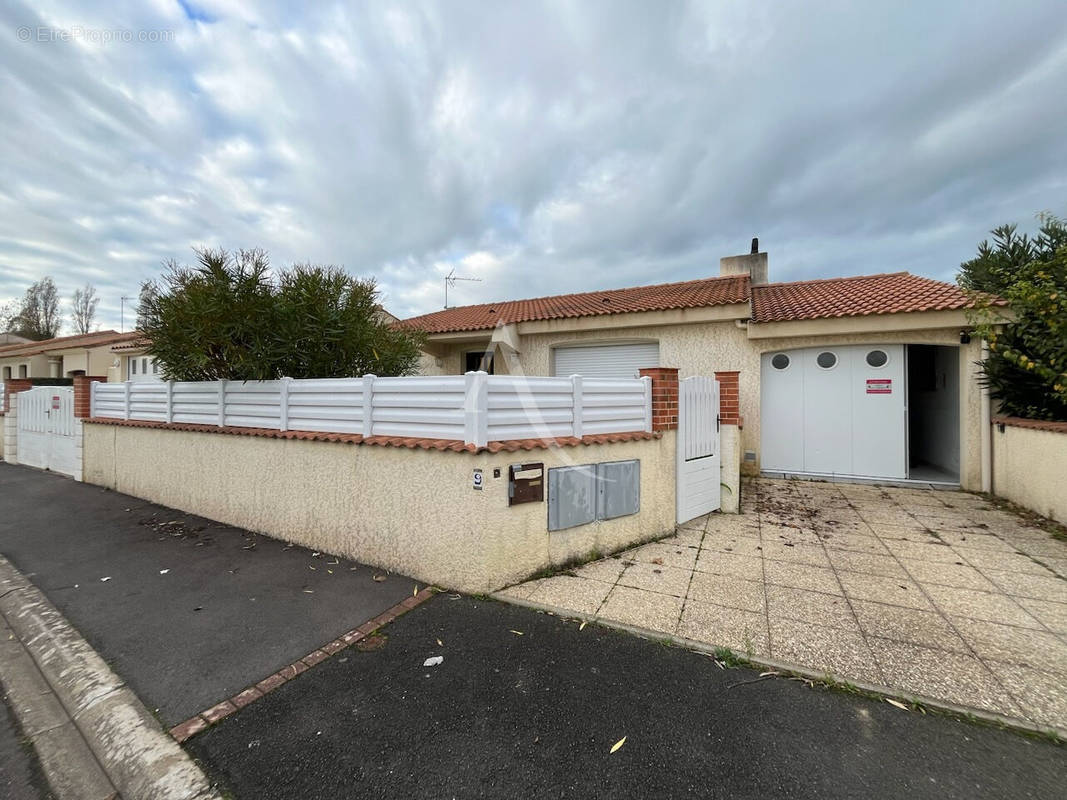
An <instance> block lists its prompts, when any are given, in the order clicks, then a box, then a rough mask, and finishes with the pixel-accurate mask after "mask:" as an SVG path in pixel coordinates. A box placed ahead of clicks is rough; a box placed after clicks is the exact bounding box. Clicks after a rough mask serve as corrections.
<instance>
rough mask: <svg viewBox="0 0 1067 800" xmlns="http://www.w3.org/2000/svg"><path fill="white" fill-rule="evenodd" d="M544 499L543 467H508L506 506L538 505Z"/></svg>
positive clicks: (516, 465)
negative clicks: (520, 504)
mask: <svg viewBox="0 0 1067 800" xmlns="http://www.w3.org/2000/svg"><path fill="white" fill-rule="evenodd" d="M544 499H545V465H544V464H543V463H540V462H538V463H536V464H512V465H510V466H509V467H508V505H509V506H517V505H518V504H519V503H540V502H542V501H543V500H544Z"/></svg>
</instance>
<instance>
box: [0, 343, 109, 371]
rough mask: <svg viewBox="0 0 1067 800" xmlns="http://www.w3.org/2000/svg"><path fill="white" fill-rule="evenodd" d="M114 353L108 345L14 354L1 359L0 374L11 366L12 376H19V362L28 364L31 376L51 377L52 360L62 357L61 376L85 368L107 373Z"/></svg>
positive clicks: (85, 369)
mask: <svg viewBox="0 0 1067 800" xmlns="http://www.w3.org/2000/svg"><path fill="white" fill-rule="evenodd" d="M114 357H115V356H114V354H113V353H112V352H111V351H110V350H109V349H108V348H107V347H95V348H90V349H88V350H87V349H85V348H72V349H70V350H50V351H48V352H47V353H39V354H38V355H34V356H12V357H10V358H3V359H0V376H2V375H3V374H4V372H3V367H11V377H13V378H17V377H19V369H18V367H19V364H26V365H28V367H29V369H28V374H27V377H29V378H51V377H57V376H54V375H52V371H51V366H50V362H51V361H52V360H53V359H57V358H61V359H62V364H61V365H60V368H59V375H58V377H60V378H66V377H68V373H70V372H73V371H75V370H84V371H85V374H86V375H107V371H108V367H110V366H111V363H112V361H113V360H114Z"/></svg>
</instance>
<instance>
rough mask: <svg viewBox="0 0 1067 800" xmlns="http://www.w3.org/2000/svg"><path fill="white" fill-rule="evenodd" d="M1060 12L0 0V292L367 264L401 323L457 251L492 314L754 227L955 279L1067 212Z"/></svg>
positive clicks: (460, 266)
mask: <svg viewBox="0 0 1067 800" xmlns="http://www.w3.org/2000/svg"><path fill="white" fill-rule="evenodd" d="M309 5H312V4H309ZM879 6H881V8H879ZM1063 12H1064V8H1063V3H1062V0H1053V1H1052V2H1047V3H1041V2H1032V3H1030V2H1022V3H1017V4H1013V5H1012V6H1010V7H1008V6H1005V5H1004V4H1003V2H993V3H985V2H974V0H967V1H966V2H958V3H954V2H937V3H929V2H917V3H902V2H885V3H881V4H875V3H856V2H840V3H832V2H825V3H813V2H810V1H809V2H796V3H782V2H774V3H771V2H767V3H757V2H752V1H751V0H742V1H741V2H707V3H692V4H690V3H683V2H677V3H666V2H651V0H649V1H648V2H619V1H618V0H611V1H610V2H591V1H590V0H583V1H582V2H574V3H571V2H546V3H535V2H532V1H531V2H523V3H500V2H489V1H488V0H485V1H484V2H478V3H464V2H458V1H457V0H447V1H446V0H442V1H441V2H439V3H420V2H400V3H395V4H390V3H387V2H369V3H358V4H357V3H351V4H336V5H328V4H325V3H322V4H314V8H304V7H302V6H301V4H294V3H291V2H280V3H277V4H275V3H256V2H253V0H147V1H146V0H135V1H134V2H122V0H119V1H118V2H108V3H101V4H99V5H98V6H94V5H90V4H77V3H65V2H53V1H52V0H35V2H32V3H21V2H18V0H0V108H2V109H3V116H2V124H0V302H2V301H3V300H5V299H14V298H15V297H17V296H19V295H21V293H22V292H23V291H24V289H25V287H26V286H27V285H29V283H31V282H32V281H34V280H36V279H37V278H39V277H41V276H44V275H51V276H52V277H53V278H54V279H55V281H56V282H57V284H58V285H59V288H60V291H61V293H62V294H63V295H64V298H66V297H69V295H70V294H71V292H72V291H73V290H74V289H75V288H76V287H77V286H78V285H80V284H83V283H85V282H86V281H88V282H91V283H93V284H95V285H96V286H97V287H98V289H99V291H100V293H101V295H102V303H101V308H100V319H99V322H100V323H101V324H102V325H103V326H105V327H118V325H119V299H120V297H122V296H123V295H130V296H135V295H136V293H137V289H138V286H139V284H140V282H141V281H142V280H143V279H145V278H149V277H153V276H155V275H157V274H158V273H159V271H160V263H161V262H162V261H163V260H164V259H166V258H171V257H175V258H178V259H182V260H190V259H191V257H192V250H191V248H192V247H193V246H194V245H198V244H205V245H222V246H226V247H231V248H236V247H250V246H260V247H263V248H266V249H268V250H269V251H270V253H271V257H272V261H273V263H274V264H275V265H277V266H284V265H287V264H290V263H292V262H294V261H301V262H303V261H311V262H316V263H328V264H338V265H343V266H344V267H345V268H347V269H348V270H349V271H351V272H353V273H356V274H360V275H367V276H374V277H376V278H377V279H378V281H379V283H380V285H381V288H382V291H383V295H384V299H385V303H386V305H387V307H388V308H389V309H390V310H392V311H393V312H394V313H396V314H398V315H400V316H408V315H411V314H416V313H422V312H426V311H432V310H435V309H437V308H440V307H441V305H442V303H443V299H444V298H443V288H442V286H443V281H442V279H443V277H444V275H445V274H447V273H448V272H449V271H450V270H452V269H453V268H454V269H456V271H457V273H458V274H460V275H464V276H468V277H477V278H481V279H482V282H480V283H463V284H460V285H459V286H457V288H456V290H455V292H454V293H453V294H450V303H452V304H456V303H476V302H488V301H492V300H497V299H503V298H514V297H524V296H532V295H539V294H554V293H559V292H569V291H579V290H589V289H596V288H603V287H612V286H630V285H636V284H642V283H657V282H663V281H670V280H684V279H687V278H696V277H702V276H708V275H714V274H717V271H718V259H719V257H720V256H723V255H730V254H734V253H739V252H747V250H748V244H749V240H750V238H751V237H752V236H756V235H758V236H759V237H760V240H761V243H762V244H763V246H764V248H765V249H767V250H768V251H769V252H770V264H771V275H772V279H773V280H795V279H803V278H812V277H823V276H833V275H845V274H862V273H874V272H885V271H893V270H900V269H906V270H910V271H912V272H917V273H920V274H924V275H929V276H933V277H938V278H944V279H951V278H952V276H953V274H954V271H955V269H956V267H957V265H958V264H959V262H960V261H961V260H963V259H965V258H968V257H969V256H970V255H971V254H973V252H974V247H975V244H976V242H977V241H978V240H979V239H981V238H982V237H983V236H984V235H985V232H986V231H987V230H988V229H989V228H990V227H992V226H993V225H996V224H998V223H1001V222H1005V221H1012V220H1014V221H1018V222H1020V223H1022V225H1023V226H1026V227H1031V226H1032V221H1033V215H1034V213H1035V212H1037V211H1039V210H1042V209H1047V210H1051V211H1054V212H1056V213H1059V214H1064V213H1067V191H1065V189H1067V136H1065V134H1064V132H1065V131H1067V103H1064V102H1063V93H1064V87H1065V86H1067V14H1064V13H1063ZM109 38H110V39H111V40H110V41H108V39H109ZM127 320H129V317H127ZM69 330H70V329H69V323H68V327H67V332H69Z"/></svg>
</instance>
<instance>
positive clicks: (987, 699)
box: [867, 637, 1021, 717]
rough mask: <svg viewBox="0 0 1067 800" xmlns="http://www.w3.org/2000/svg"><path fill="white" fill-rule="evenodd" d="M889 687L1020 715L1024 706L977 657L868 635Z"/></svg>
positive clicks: (1014, 715)
mask: <svg viewBox="0 0 1067 800" xmlns="http://www.w3.org/2000/svg"><path fill="white" fill-rule="evenodd" d="M867 641H868V642H869V644H870V647H871V650H872V651H873V652H874V656H875V659H876V660H877V661H878V664H879V666H880V667H881V668H882V672H883V674H884V675H885V679H886V681H887V682H888V685H889V686H893V687H896V688H899V689H902V690H904V691H905V692H913V693H915V694H919V695H926V696H929V697H935V698H937V699H939V700H947V701H949V702H950V703H957V704H959V705H964V706H972V707H977V708H983V709H987V710H989V711H995V712H997V713H1000V714H1007V715H1009V716H1013V717H1017V716H1019V714H1020V713H1021V709H1020V708H1019V706H1018V705H1016V703H1015V702H1014V701H1013V700H1012V698H1011V696H1010V695H1009V694H1008V693H1007V692H1006V691H1005V690H1004V689H1003V688H1002V686H1001V685H1000V683H999V682H998V680H997V678H996V676H994V674H993V673H992V672H991V671H990V670H989V669H988V668H987V667H986V666H985V665H983V664H982V663H981V662H980V661H979V660H978V659H977V658H975V657H973V656H970V655H966V654H964V653H950V652H948V651H945V650H934V649H932V648H928V647H919V646H917V645H913V644H907V643H904V642H897V641H891V640H889V639H879V638H877V637H868V638H867Z"/></svg>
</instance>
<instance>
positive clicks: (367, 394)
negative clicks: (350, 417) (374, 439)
mask: <svg viewBox="0 0 1067 800" xmlns="http://www.w3.org/2000/svg"><path fill="white" fill-rule="evenodd" d="M376 377H378V376H377V375H374V374H371V375H364V376H363V438H364V439H366V438H368V437H370V436H373V435H374V379H375V378H376Z"/></svg>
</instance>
